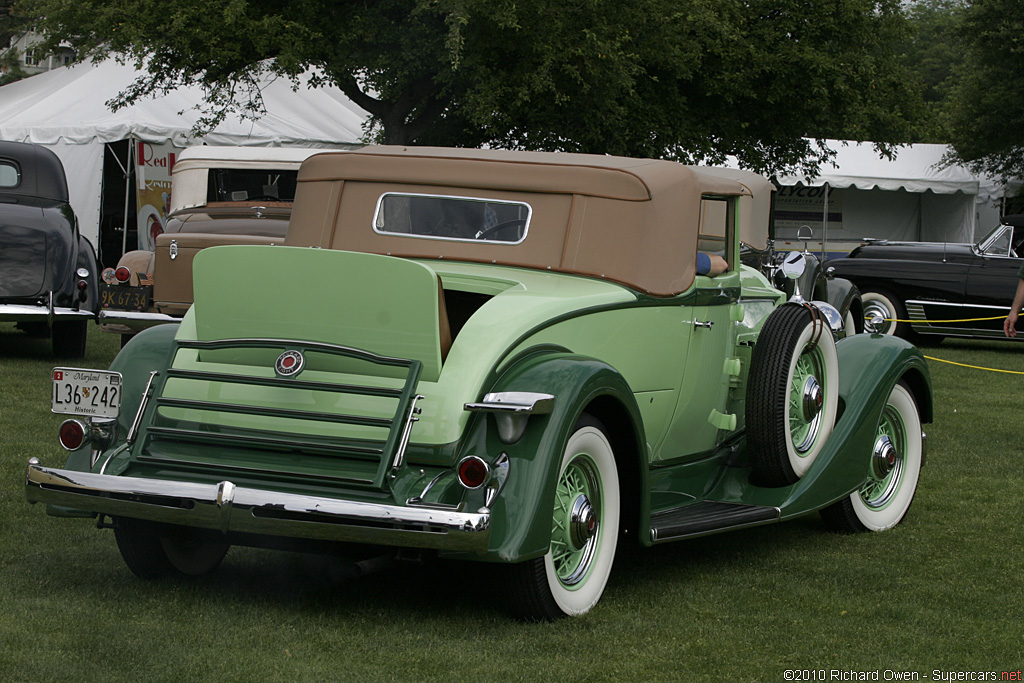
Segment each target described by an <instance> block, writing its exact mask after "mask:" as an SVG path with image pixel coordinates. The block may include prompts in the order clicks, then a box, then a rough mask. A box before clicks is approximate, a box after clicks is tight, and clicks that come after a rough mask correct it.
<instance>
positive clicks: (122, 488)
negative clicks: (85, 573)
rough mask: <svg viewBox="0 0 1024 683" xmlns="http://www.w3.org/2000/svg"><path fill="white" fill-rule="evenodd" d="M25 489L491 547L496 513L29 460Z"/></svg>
mask: <svg viewBox="0 0 1024 683" xmlns="http://www.w3.org/2000/svg"><path fill="white" fill-rule="evenodd" d="M25 493H26V497H27V498H28V501H29V502H30V503H50V504H54V505H60V506H65V507H68V508H73V509H77V510H85V511H88V512H95V513H101V514H106V515H113V516H123V517H133V518H138V519H147V520H151V521H155V522H164V523H167V524H179V525H182V526H192V527H201V528H205V529H217V530H220V531H222V532H224V533H227V532H231V531H234V532H244V533H251V534H261V535H269V536H284V537H288V538H303V539H316V540H328V541H350V542H357V543H371V544H379V545H394V546H406V547H416V548H433V549H438V550H451V551H472V552H484V551H485V550H486V549H487V541H488V536H489V532H490V512H487V511H485V512H475V513H468V512H456V511H452V510H439V509H431V508H424V507H416V508H410V507H403V506H400V505H384V504H379V503H365V502H359V501H347V500H338V499H335V498H327V497H323V496H305V495H301V494H295V493H282V492H277V491H265V490H262V489H253V488H247V487H243V486H235V485H234V484H232V483H231V482H229V481H223V482H221V483H219V484H195V483H191V482H184V481H167V480H161V479H143V478H139V477H120V476H114V475H109V474H93V473H90V472H75V471H72V470H63V469H54V468H48V467H43V466H41V465H40V464H39V462H38V461H37V460H36V459H35V458H33V459H31V460H29V464H28V471H27V473H26V479H25Z"/></svg>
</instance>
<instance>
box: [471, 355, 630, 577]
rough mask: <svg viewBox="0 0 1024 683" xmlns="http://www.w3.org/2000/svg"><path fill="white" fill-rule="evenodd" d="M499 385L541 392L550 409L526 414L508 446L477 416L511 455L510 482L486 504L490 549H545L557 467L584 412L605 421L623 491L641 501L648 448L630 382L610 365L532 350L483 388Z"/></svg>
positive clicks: (506, 554)
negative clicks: (549, 397) (625, 488)
mask: <svg viewBox="0 0 1024 683" xmlns="http://www.w3.org/2000/svg"><path fill="white" fill-rule="evenodd" d="M504 391H525V392H539V393H546V394H551V395H552V396H554V397H555V400H554V404H553V406H552V410H551V413H550V414H547V415H533V416H531V417H530V419H529V421H528V423H527V426H526V431H525V432H524V433H523V436H522V438H520V439H519V440H518V441H517V442H515V443H513V444H502V443H501V442H500V440H499V439H498V438H497V427H496V425H495V419H494V417H493V416H491V415H486V414H484V415H480V417H481V418H483V419H484V420H485V421H486V430H487V432H488V438H487V443H488V444H490V445H491V446H490V447H491V448H500V449H501V450H502V451H503V452H505V453H507V454H508V456H509V460H510V466H509V477H508V481H507V483H506V485H505V487H504V488H503V489H502V491H501V494H500V495H499V496H498V497H497V498H496V499H495V501H494V503H493V505H492V508H491V513H492V516H491V536H490V545H489V552H488V555H490V556H491V557H492V558H493V559H498V560H502V561H509V562H511V561H518V560H524V559H529V558H532V557H539V556H542V555H544V553H546V552H547V550H548V546H549V545H550V542H551V515H552V509H553V506H554V495H555V485H556V482H557V479H558V469H559V466H560V464H561V458H562V454H563V452H564V449H565V444H566V443H567V442H568V440H569V436H570V435H571V433H572V431H573V429H574V427H575V425H576V422H577V420H578V419H579V417H580V415H582V414H583V413H584V412H591V413H593V414H594V415H595V417H597V418H598V419H600V420H602V422H603V423H604V424H605V425H606V428H607V429H608V431H609V437H610V439H611V440H612V445H613V448H615V451H616V458H617V459H619V463H618V464H619V471H620V475H619V478H620V488H622V487H623V486H628V487H629V490H630V492H629V493H627V494H626V496H628V497H629V498H630V499H632V500H638V499H639V491H640V490H643V489H642V486H643V483H644V477H645V469H644V468H643V467H641V465H640V464H641V462H643V460H644V458H643V457H640V456H641V455H642V454H643V453H644V452H645V450H644V448H643V444H644V443H645V438H644V434H643V424H642V422H641V419H640V412H639V409H638V408H637V405H636V401H635V399H634V398H633V394H632V392H631V391H630V389H629V386H628V385H627V384H626V381H625V379H623V377H622V376H621V375H620V374H619V373H618V372H617V371H616V370H615V369H614V368H612V367H611V366H609V365H607V364H606V363H603V362H601V361H598V360H595V359H593V358H588V357H584V356H577V355H573V354H570V353H543V354H537V355H532V356H528V357H526V358H524V359H522V360H520V361H519V362H517V363H516V364H514V365H513V366H512V367H510V368H509V369H508V370H506V371H505V372H504V373H503V374H502V376H501V377H500V378H499V379H498V380H497V381H496V382H495V383H494V385H493V386H492V387H491V389H490V390H489V392H488V393H493V392H504ZM610 422H611V423H612V424H609V423H610ZM496 456H497V453H494V454H492V457H496ZM626 496H623V498H625V497H626Z"/></svg>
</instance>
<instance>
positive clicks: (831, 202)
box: [774, 185, 843, 239]
mask: <svg viewBox="0 0 1024 683" xmlns="http://www.w3.org/2000/svg"><path fill="white" fill-rule="evenodd" d="M828 190H829V188H827V187H825V186H822V187H804V186H803V185H790V186H783V187H780V188H779V190H778V192H776V193H775V206H774V217H775V235H776V237H787V238H793V237H796V233H797V231H798V230H799V229H800V227H801V226H804V225H807V226H810V228H811V229H812V230H813V231H814V235H815V238H816V239H821V233H822V219H823V218H824V213H825V196H826V192H828ZM842 227H843V203H842V199H841V194H840V193H839V192H836V191H834V190H833V191H831V192H828V229H829V231H832V230H841V229H842Z"/></svg>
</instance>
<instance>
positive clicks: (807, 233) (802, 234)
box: [796, 225, 814, 252]
mask: <svg viewBox="0 0 1024 683" xmlns="http://www.w3.org/2000/svg"><path fill="white" fill-rule="evenodd" d="M796 238H797V240H798V241H800V242H803V243H804V251H805V252H806V251H809V250H808V249H807V243H808V242H810V241H811V240H812V239H813V238H814V231H813V230H811V226H809V225H801V226H800V228H799V229H798V230H797V231H796Z"/></svg>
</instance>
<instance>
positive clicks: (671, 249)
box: [286, 146, 770, 296]
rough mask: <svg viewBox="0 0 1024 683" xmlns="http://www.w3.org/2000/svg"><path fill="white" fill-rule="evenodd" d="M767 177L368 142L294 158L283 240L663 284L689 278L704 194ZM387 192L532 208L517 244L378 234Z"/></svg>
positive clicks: (682, 285) (752, 187)
mask: <svg viewBox="0 0 1024 683" xmlns="http://www.w3.org/2000/svg"><path fill="white" fill-rule="evenodd" d="M766 186H767V188H770V185H769V184H768V182H767V181H765V180H764V179H763V178H761V177H760V176H757V175H755V174H752V173H747V172H745V171H723V170H722V169H707V168H703V167H698V166H684V165H681V164H677V163H674V162H670V161H661V160H656V159H628V158H623V157H609V156H591V155H582V154H560V153H547V152H510V151H504V150H476V149H442V148H430V147H373V146H371V147H364V148H362V149H359V150H355V151H351V152H342V153H325V154H317V155H315V156H312V157H310V158H309V159H307V160H306V161H305V162H304V163H303V164H302V168H301V169H300V171H299V183H298V188H297V191H296V198H295V208H294V211H293V213H292V219H291V224H290V226H289V233H288V238H287V240H286V243H287V244H291V245H296V246H319V247H323V248H330V249H345V250H350V251H363V252H370V253H377V254H391V255H394V256H403V257H415V258H431V259H453V260H469V261H479V262H487V263H500V264H506V265H515V266H524V267H529V268H540V269H546V270H552V271H559V272H569V273H578V274H582V275H587V276H593V277H602V278H608V279H610V280H614V281H617V282H621V283H624V284H626V285H629V286H630V287H633V288H635V289H638V290H640V291H643V292H647V293H650V294H653V295H656V296H671V295H674V294H678V293H680V292H682V291H685V290H686V289H687V288H689V286H690V285H691V284H692V282H693V277H694V262H695V258H696V250H697V237H698V231H699V229H700V224H701V210H702V202H701V199H702V197H717V198H721V197H730V196H733V197H735V196H739V197H752V195H753V194H754V193H755V192H758V190H765V194H769V195H770V191H769V190H768V189H766ZM389 192H391V193H413V194H425V195H442V196H453V197H472V198H482V199H494V200H503V201H515V202H524V203H526V204H529V205H530V207H531V209H532V218H531V222H530V227H529V231H528V233H527V235H526V238H525V239H524V240H523V241H522V242H521V243H517V244H510V243H502V242H493V241H477V242H472V241H452V240H443V239H423V238H412V237H409V236H405V235H397V234H384V233H381V232H376V231H375V230H374V212H375V211H376V207H377V203H378V201H379V199H380V197H381V196H382V195H383V194H385V193H389ZM746 201H747V202H748V203H749V202H750V200H746ZM744 213H745V212H744V211H743V210H741V212H740V215H741V218H742V217H743V216H744ZM755 213H757V212H755ZM761 230H762V232H764V233H765V234H766V232H767V222H765V223H764V226H763V228H762V229H761ZM762 241H763V240H762Z"/></svg>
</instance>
